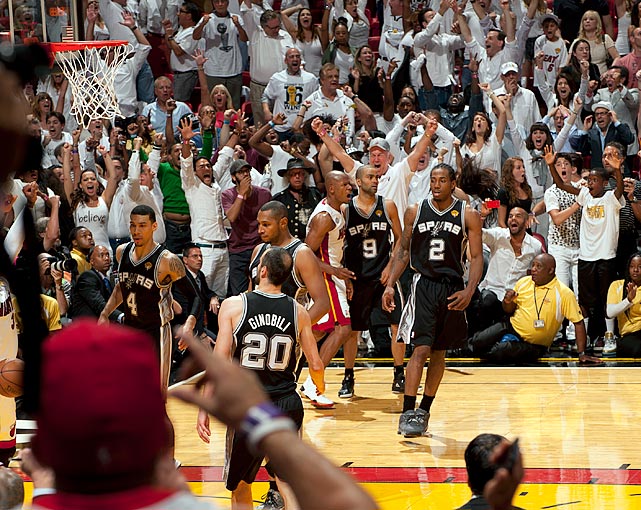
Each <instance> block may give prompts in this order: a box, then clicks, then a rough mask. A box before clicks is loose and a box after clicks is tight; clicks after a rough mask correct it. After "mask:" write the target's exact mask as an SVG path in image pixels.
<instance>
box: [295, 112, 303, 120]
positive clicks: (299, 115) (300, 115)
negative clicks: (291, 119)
mask: <svg viewBox="0 0 641 510" xmlns="http://www.w3.org/2000/svg"><path fill="white" fill-rule="evenodd" d="M296 117H302V118H303V119H304V118H305V116H304V115H303V114H302V113H299V114H298V115H296Z"/></svg>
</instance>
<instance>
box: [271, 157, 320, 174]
mask: <svg viewBox="0 0 641 510" xmlns="http://www.w3.org/2000/svg"><path fill="white" fill-rule="evenodd" d="M293 168H302V169H303V170H306V171H308V172H309V173H310V174H311V173H312V172H313V169H312V168H309V167H307V166H305V162H304V161H303V160H302V159H300V158H291V159H290V160H289V161H287V168H281V169H280V170H278V172H277V173H278V175H280V176H281V177H285V174H286V173H287V171H288V170H291V169H293Z"/></svg>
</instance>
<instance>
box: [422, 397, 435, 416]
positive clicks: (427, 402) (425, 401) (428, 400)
mask: <svg viewBox="0 0 641 510" xmlns="http://www.w3.org/2000/svg"><path fill="white" fill-rule="evenodd" d="M432 402H434V397H428V396H427V395H423V398H422V399H421V405H420V406H419V407H420V408H421V409H423V410H424V411H425V412H428V413H429V412H430V407H432Z"/></svg>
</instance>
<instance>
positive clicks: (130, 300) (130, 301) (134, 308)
mask: <svg viewBox="0 0 641 510" xmlns="http://www.w3.org/2000/svg"><path fill="white" fill-rule="evenodd" d="M127 306H128V307H129V311H130V312H131V315H133V316H134V317H137V316H138V305H137V304H136V293H135V292H130V293H129V295H128V296H127Z"/></svg>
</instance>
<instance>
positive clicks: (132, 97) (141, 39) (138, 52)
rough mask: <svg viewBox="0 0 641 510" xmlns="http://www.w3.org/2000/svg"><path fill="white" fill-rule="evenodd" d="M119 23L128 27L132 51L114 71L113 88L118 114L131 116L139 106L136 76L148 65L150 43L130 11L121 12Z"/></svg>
mask: <svg viewBox="0 0 641 510" xmlns="http://www.w3.org/2000/svg"><path fill="white" fill-rule="evenodd" d="M121 25H122V26H127V27H129V28H130V32H131V33H132V34H133V36H134V38H135V40H134V41H133V42H132V45H133V48H134V51H133V52H132V55H133V56H132V57H131V58H127V59H126V60H125V61H124V62H123V64H122V65H121V66H120V67H119V68H118V70H117V71H116V76H115V78H114V90H115V91H116V98H117V99H118V106H119V107H120V114H121V115H122V116H123V117H133V116H134V115H136V114H137V113H138V112H139V111H140V108H141V105H140V103H139V102H138V94H137V92H136V77H137V76H138V74H139V72H140V70H141V69H142V68H143V66H145V65H147V66H148V65H149V64H148V63H147V56H148V55H149V52H150V51H151V44H149V41H148V40H147V38H146V37H145V34H143V33H142V31H141V30H140V28H138V27H137V26H136V20H135V19H134V17H133V15H132V14H131V13H128V12H123V13H122V23H121ZM109 52H110V55H113V53H112V52H113V50H109ZM110 58H113V56H110Z"/></svg>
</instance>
